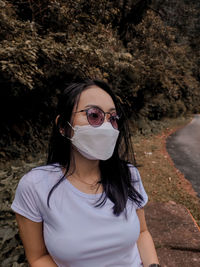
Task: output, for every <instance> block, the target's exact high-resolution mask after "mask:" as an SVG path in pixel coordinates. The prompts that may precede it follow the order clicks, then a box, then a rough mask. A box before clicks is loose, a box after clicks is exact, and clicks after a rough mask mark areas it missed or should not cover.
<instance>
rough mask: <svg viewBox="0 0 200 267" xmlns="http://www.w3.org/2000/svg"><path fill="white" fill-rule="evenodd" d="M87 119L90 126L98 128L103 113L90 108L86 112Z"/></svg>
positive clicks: (102, 119) (102, 120)
mask: <svg viewBox="0 0 200 267" xmlns="http://www.w3.org/2000/svg"><path fill="white" fill-rule="evenodd" d="M87 118H88V122H89V124H90V125H92V126H94V127H98V126H100V125H101V124H102V123H103V122H104V113H103V112H102V111H101V110H100V109H97V108H90V109H88V111H87Z"/></svg>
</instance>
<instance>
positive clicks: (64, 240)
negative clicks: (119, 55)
mask: <svg viewBox="0 0 200 267" xmlns="http://www.w3.org/2000/svg"><path fill="white" fill-rule="evenodd" d="M129 137H130V134H129V132H128V126H127V123H126V120H125V117H124V114H123V112H122V109H121V107H120V105H119V103H118V101H117V99H116V97H115V95H114V94H113V92H112V91H111V89H110V87H109V86H108V85H107V84H106V83H104V82H102V81H98V80H85V81H82V82H79V83H72V84H70V85H69V86H68V87H67V88H66V89H65V91H64V93H63V94H62V96H61V98H60V100H59V102H58V107H57V114H56V119H55V123H54V126H53V131H52V136H51V140H50V145H49V155H48V162H47V165H46V166H41V167H37V168H34V169H33V170H31V171H30V172H28V173H27V174H25V175H24V176H23V177H22V179H21V180H20V182H19V184H18V187H17V190H16V194H15V199H14V201H13V203H12V206H11V207H12V209H13V210H14V211H15V213H16V219H17V223H18V226H19V231H20V237H21V239H22V242H23V245H24V249H25V253H26V257H27V259H28V262H29V263H30V265H31V266H32V267H54V266H60V267H61V266H62V267H66V266H70V267H108V266H113V267H116V266H127V267H139V266H145V267H147V266H159V264H158V258H157V255H156V251H155V247H154V244H153V241H152V238H151V235H150V233H149V232H148V230H147V226H146V222H145V216H144V210H143V207H144V205H145V204H146V203H147V195H146V193H145V190H144V188H143V185H142V182H141V178H140V175H139V172H138V170H137V169H136V168H135V167H134V166H133V165H131V164H130V163H128V160H129V157H130V156H131V155H133V153H130V148H131V143H130V140H129ZM129 162H130V161H129Z"/></svg>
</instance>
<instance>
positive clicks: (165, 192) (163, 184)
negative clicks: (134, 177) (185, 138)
mask: <svg viewBox="0 0 200 267" xmlns="http://www.w3.org/2000/svg"><path fill="white" fill-rule="evenodd" d="M191 118H192V117H191V116H188V117H186V118H179V119H168V120H165V121H164V122H162V129H161V128H160V130H158V133H157V134H152V135H148V136H145V137H144V136H142V135H135V136H134V137H133V143H134V150H135V154H136V160H137V163H138V165H139V167H138V169H139V171H140V174H141V176H142V180H143V184H144V187H145V189H146V191H147V193H148V196H149V201H156V202H167V201H174V202H176V203H179V204H182V205H184V206H185V207H186V208H187V209H188V210H189V211H190V212H191V214H192V215H193V217H194V218H195V220H196V222H197V224H198V225H199V226H200V199H199V198H198V197H197V196H196V193H195V192H194V190H193V188H192V186H191V184H190V183H189V182H188V180H186V179H185V178H184V176H183V174H182V173H180V172H179V171H178V170H177V169H176V168H175V166H174V164H173V162H172V160H171V158H170V157H169V155H168V153H167V151H166V147H165V140H166V138H167V136H168V135H169V134H171V133H172V132H173V131H175V130H177V129H178V128H180V127H183V126H184V125H186V124H187V123H188V122H189V121H191ZM163 125H164V126H163Z"/></svg>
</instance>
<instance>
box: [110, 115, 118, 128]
mask: <svg viewBox="0 0 200 267" xmlns="http://www.w3.org/2000/svg"><path fill="white" fill-rule="evenodd" d="M118 121H119V117H118V116H117V115H112V116H111V117H110V123H111V124H112V126H113V128H115V129H118Z"/></svg>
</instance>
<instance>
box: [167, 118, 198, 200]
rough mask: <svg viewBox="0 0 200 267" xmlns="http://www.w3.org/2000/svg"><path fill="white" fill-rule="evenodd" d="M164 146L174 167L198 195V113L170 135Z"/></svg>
mask: <svg viewBox="0 0 200 267" xmlns="http://www.w3.org/2000/svg"><path fill="white" fill-rule="evenodd" d="M166 146H167V151H168V153H169V155H170V156H171V158H172V160H173V162H174V164H175V166H176V168H177V169H179V170H180V171H181V172H182V173H183V174H184V176H185V178H186V179H188V180H189V181H190V182H191V184H192V186H193V188H194V190H195V191H196V192H197V194H198V196H199V197H200V115H195V116H194V118H193V120H192V121H191V122H190V123H189V124H188V125H187V126H185V127H184V128H182V129H180V130H178V131H177V132H175V133H173V134H172V135H170V136H169V137H168V139H167V142H166Z"/></svg>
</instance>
